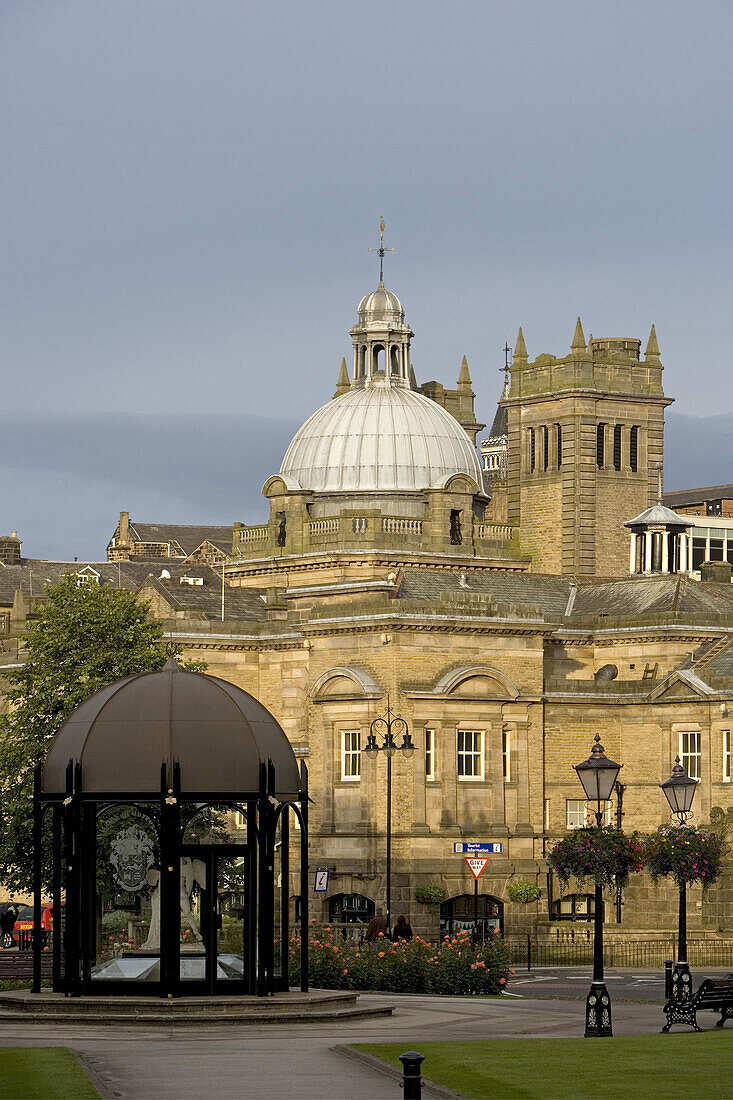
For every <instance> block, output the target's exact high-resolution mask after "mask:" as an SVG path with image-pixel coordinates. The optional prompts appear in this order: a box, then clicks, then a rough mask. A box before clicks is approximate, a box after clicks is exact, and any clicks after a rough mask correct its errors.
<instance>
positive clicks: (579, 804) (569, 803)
mask: <svg viewBox="0 0 733 1100" xmlns="http://www.w3.org/2000/svg"><path fill="white" fill-rule="evenodd" d="M565 824H566V826H567V828H568V829H580V828H582V826H583V825H585V800H584V799H582V798H567V799H566V800H565Z"/></svg>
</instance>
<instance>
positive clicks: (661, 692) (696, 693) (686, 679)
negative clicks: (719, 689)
mask: <svg viewBox="0 0 733 1100" xmlns="http://www.w3.org/2000/svg"><path fill="white" fill-rule="evenodd" d="M712 694H713V689H712V688H711V687H710V686H709V685H708V684H706V683H705V681H704V680H701V679H700V677H699V676H697V675H695V673H694V672H690V671H688V670H686V669H683V670H678V671H677V672H672V673H671V674H670V675H669V676H668V677H667V679H666V680H664V681H663V682H662V683H661V684H660V685H659V686H658V687H656V688H655V689H654V691H652V692H651V693H650V695H649V699H650V701H651V702H654V703H659V702H664V701H665V699H670V700H673V699H690V700H697V699H707V698H708V697H709V696H710V695H712Z"/></svg>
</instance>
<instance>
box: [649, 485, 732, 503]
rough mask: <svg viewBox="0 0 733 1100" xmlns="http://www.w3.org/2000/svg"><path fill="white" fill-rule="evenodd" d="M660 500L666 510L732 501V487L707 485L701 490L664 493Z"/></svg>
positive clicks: (680, 490)
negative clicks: (706, 502) (707, 501)
mask: <svg viewBox="0 0 733 1100" xmlns="http://www.w3.org/2000/svg"><path fill="white" fill-rule="evenodd" d="M662 500H663V501H664V503H665V504H666V505H667V507H668V508H679V507H680V505H684V504H703V503H704V502H705V501H706V500H733V485H708V486H707V487H705V488H702V489H679V490H678V491H677V492H673V493H664V494H663V496H662Z"/></svg>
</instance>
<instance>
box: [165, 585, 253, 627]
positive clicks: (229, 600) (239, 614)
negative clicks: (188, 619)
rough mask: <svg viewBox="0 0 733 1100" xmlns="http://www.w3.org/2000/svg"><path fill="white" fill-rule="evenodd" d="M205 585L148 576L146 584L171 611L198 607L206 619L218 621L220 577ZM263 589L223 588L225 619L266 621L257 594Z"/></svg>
mask: <svg viewBox="0 0 733 1100" xmlns="http://www.w3.org/2000/svg"><path fill="white" fill-rule="evenodd" d="M216 581H217V583H216V584H215V585H213V584H205V585H193V584H180V583H176V582H175V581H162V580H160V579H158V578H153V577H151V578H150V579H149V580H148V581H147V584H148V585H149V586H152V587H153V588H155V590H156V591H157V592H159V593H160V595H161V596H163V597H164V599H165V600H166V601H167V602H168V603H169V605H170V608H171V611H172V612H176V611H188V612H191V611H194V612H195V611H198V612H199V613H200V614H202V615H203V617H204V618H205V619H210V620H217V619H218V620H219V621H221V578H220V577H217V578H216ZM261 594H262V591H261V590H259V589H254V588H230V587H229V586H227V588H226V590H225V592H224V621H225V622H227V621H229V620H231V619H246V620H249V621H251V622H258V623H261V622H265V621H266V619H267V611H266V608H265V604H264V603H263V601H262V599H261V598H260V597H261Z"/></svg>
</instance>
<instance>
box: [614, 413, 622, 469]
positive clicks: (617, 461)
mask: <svg viewBox="0 0 733 1100" xmlns="http://www.w3.org/2000/svg"><path fill="white" fill-rule="evenodd" d="M613 468H614V470H620V469H621V425H620V424H614V426H613Z"/></svg>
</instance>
